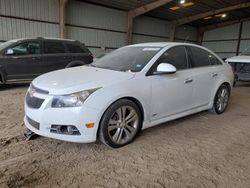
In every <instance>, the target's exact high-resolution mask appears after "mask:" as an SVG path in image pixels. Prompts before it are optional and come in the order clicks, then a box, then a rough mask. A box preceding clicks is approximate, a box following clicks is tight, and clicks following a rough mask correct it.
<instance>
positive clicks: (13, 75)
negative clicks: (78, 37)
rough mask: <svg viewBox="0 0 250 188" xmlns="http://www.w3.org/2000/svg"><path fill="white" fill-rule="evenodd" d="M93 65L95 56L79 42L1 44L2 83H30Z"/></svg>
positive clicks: (37, 39) (31, 40)
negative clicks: (79, 67)
mask: <svg viewBox="0 0 250 188" xmlns="http://www.w3.org/2000/svg"><path fill="white" fill-rule="evenodd" d="M92 61H93V55H92V54H91V52H90V51H89V49H88V48H87V47H86V46H85V45H84V44H82V43H80V42H79V41H74V40H62V39H49V38H36V39H18V40H10V41H7V42H5V43H2V44H0V82H2V83H6V82H7V81H12V80H29V79H33V78H35V77H37V76H39V75H41V74H44V73H47V72H50V71H54V70H58V69H63V68H68V67H75V66H81V65H85V64H89V63H91V62H92Z"/></svg>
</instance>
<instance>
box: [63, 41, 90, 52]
mask: <svg viewBox="0 0 250 188" xmlns="http://www.w3.org/2000/svg"><path fill="white" fill-rule="evenodd" d="M66 46H67V48H68V51H69V52H70V53H86V52H87V51H85V50H84V49H83V48H82V47H81V46H79V45H78V44H69V43H68V44H66Z"/></svg>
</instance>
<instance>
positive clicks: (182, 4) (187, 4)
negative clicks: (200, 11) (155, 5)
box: [169, 0, 194, 11]
mask: <svg viewBox="0 0 250 188" xmlns="http://www.w3.org/2000/svg"><path fill="white" fill-rule="evenodd" d="M192 5H194V3H193V2H186V0H180V5H179V6H173V7H170V8H169V9H170V10H173V11H175V10H179V9H182V8H186V7H190V6H192Z"/></svg>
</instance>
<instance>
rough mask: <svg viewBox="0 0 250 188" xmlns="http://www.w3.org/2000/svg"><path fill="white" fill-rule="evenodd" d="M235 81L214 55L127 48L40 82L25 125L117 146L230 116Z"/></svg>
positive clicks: (30, 96)
mask: <svg viewBox="0 0 250 188" xmlns="http://www.w3.org/2000/svg"><path fill="white" fill-rule="evenodd" d="M233 81H234V76H233V72H232V68H231V67H230V65H228V64H226V63H224V62H223V61H222V60H221V59H220V58H219V57H218V56H217V55H216V54H214V53H213V52H211V51H210V50H208V49H206V48H204V47H201V46H198V45H193V44H187V43H145V44H136V45H131V46H125V47H122V48H120V49H118V50H115V51H114V52H112V53H110V54H108V55H106V56H104V57H102V58H101V59H99V60H97V61H95V62H94V63H92V64H90V65H86V66H81V67H75V68H69V69H65V70H59V71H55V72H51V73H47V74H44V75H42V76H40V77H38V78H36V79H35V80H34V81H33V82H32V83H31V85H30V88H29V89H28V92H27V95H26V99H25V117H24V122H25V125H26V126H27V128H28V129H30V130H31V131H33V132H35V133H36V134H38V135H42V136H45V137H50V138H55V139H59V140H64V141H70V142H78V143H89V142H94V141H96V140H97V139H99V140H101V142H103V143H104V144H106V145H109V146H111V147H113V148H118V147H122V146H124V145H126V144H129V143H130V142H132V141H133V140H134V139H135V137H136V136H137V135H138V133H139V132H140V131H141V130H142V129H145V128H148V127H152V126H155V125H157V124H160V123H163V122H167V121H170V120H173V119H177V118H180V117H183V116H187V115H190V114H193V113H197V112H200V111H204V110H212V111H214V112H215V113H217V114H221V113H223V112H224V111H225V110H226V108H227V105H228V101H229V97H230V92H231V88H232V84H233Z"/></svg>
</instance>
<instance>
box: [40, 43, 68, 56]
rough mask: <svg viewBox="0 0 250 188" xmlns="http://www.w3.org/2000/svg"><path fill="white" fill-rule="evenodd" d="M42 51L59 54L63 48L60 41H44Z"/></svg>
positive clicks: (63, 50) (63, 51)
mask: <svg viewBox="0 0 250 188" xmlns="http://www.w3.org/2000/svg"><path fill="white" fill-rule="evenodd" d="M43 49H44V50H43V52H44V53H45V54H61V53H65V48H64V45H63V43H62V42H57V41H45V42H44V47H43Z"/></svg>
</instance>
